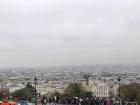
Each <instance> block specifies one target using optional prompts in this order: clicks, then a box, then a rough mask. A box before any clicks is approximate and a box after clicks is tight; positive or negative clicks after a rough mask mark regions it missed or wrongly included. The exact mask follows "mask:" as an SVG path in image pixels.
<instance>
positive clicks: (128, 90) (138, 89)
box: [120, 83, 140, 103]
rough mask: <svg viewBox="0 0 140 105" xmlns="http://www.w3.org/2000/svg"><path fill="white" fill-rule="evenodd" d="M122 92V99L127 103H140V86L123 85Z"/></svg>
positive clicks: (134, 84)
mask: <svg viewBox="0 0 140 105" xmlns="http://www.w3.org/2000/svg"><path fill="white" fill-rule="evenodd" d="M120 91H121V98H123V99H125V100H127V101H132V102H135V101H137V102H139V103H140V84H136V83H133V84H130V85H121V86H120Z"/></svg>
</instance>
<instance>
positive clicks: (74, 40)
mask: <svg viewBox="0 0 140 105" xmlns="http://www.w3.org/2000/svg"><path fill="white" fill-rule="evenodd" d="M139 5H140V1H139V0H108V1H104V0H98V1H97V0H24V1H22V0H18V1H17V0H12V1H11V0H8V1H5V0H1V1H0V58H1V59H0V62H1V65H0V66H18V65H19V66H21V65H23V66H28V65H40V66H41V65H43V66H44V65H65V64H92V63H136V62H137V63H139V62H140V59H139V58H140V57H139V52H140V51H139V49H140V48H139V46H140V42H139V38H140V37H139V33H140V31H139V30H140V20H139V18H140V7H139ZM7 62H8V64H7Z"/></svg>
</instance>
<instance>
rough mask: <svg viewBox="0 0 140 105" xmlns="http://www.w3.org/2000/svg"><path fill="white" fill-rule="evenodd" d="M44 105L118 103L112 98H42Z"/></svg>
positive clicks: (102, 104) (111, 104) (108, 104)
mask: <svg viewBox="0 0 140 105" xmlns="http://www.w3.org/2000/svg"><path fill="white" fill-rule="evenodd" d="M41 103H42V105H46V104H47V103H49V104H50V105H57V104H64V105H117V103H116V102H115V101H114V100H113V99H110V98H95V97H80V98H79V97H63V98H59V97H56V96H54V97H52V98H47V97H45V96H43V97H42V98H41Z"/></svg>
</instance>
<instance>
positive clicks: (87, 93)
mask: <svg viewBox="0 0 140 105" xmlns="http://www.w3.org/2000/svg"><path fill="white" fill-rule="evenodd" d="M82 96H83V97H92V92H90V91H85V92H83V95H82Z"/></svg>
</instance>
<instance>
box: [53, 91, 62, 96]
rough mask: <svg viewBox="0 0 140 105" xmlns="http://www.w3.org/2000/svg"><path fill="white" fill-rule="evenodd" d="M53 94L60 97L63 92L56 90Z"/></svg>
mask: <svg viewBox="0 0 140 105" xmlns="http://www.w3.org/2000/svg"><path fill="white" fill-rule="evenodd" d="M52 96H56V97H60V96H61V93H59V92H57V91H56V92H54V93H52Z"/></svg>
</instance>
